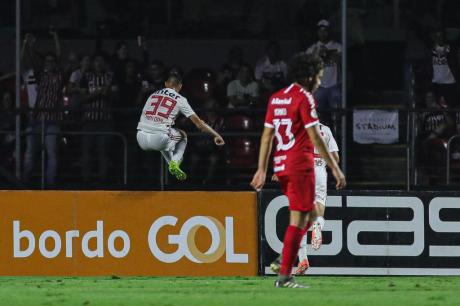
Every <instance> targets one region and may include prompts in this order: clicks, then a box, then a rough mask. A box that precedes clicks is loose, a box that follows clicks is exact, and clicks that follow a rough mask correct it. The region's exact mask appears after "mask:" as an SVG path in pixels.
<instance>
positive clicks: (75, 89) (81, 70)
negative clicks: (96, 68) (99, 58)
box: [67, 55, 91, 108]
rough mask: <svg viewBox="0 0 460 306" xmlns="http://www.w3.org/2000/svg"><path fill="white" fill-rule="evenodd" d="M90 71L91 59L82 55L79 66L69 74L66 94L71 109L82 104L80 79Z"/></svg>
mask: <svg viewBox="0 0 460 306" xmlns="http://www.w3.org/2000/svg"><path fill="white" fill-rule="evenodd" d="M90 69H91V57H90V56H89V55H83V56H81V58H80V66H79V67H78V68H77V69H76V70H74V71H73V72H72V73H71V74H70V78H69V83H68V85H67V94H68V95H69V96H70V100H71V101H70V105H71V106H72V107H75V108H77V107H80V106H81V103H82V101H81V100H82V94H83V93H84V90H82V88H81V79H82V78H83V76H84V75H85V74H86V72H88V71H89V70H90Z"/></svg>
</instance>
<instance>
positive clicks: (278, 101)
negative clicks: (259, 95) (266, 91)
mask: <svg viewBox="0 0 460 306" xmlns="http://www.w3.org/2000/svg"><path fill="white" fill-rule="evenodd" d="M291 102H292V98H286V99H280V98H274V99H273V100H272V104H274V105H288V104H291Z"/></svg>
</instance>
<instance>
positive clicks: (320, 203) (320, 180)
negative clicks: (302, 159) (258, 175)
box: [272, 123, 340, 275]
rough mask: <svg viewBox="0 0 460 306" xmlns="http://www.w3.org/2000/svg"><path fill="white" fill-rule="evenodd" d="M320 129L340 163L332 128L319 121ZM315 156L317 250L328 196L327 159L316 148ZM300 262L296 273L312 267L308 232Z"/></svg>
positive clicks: (313, 235) (313, 236)
mask: <svg viewBox="0 0 460 306" xmlns="http://www.w3.org/2000/svg"><path fill="white" fill-rule="evenodd" d="M318 126H319V130H320V134H321V136H322V137H323V139H324V142H325V143H326V146H327V149H328V151H329V152H331V155H332V157H333V158H334V159H335V161H336V162H337V163H339V160H340V158H339V154H338V152H339V147H338V146H337V142H336V141H335V139H334V136H332V132H331V129H330V128H329V127H328V126H326V125H324V124H322V123H319V125H318ZM314 156H315V210H316V213H317V216H318V217H317V218H316V219H315V221H314V222H313V224H312V225H311V227H310V228H311V230H312V232H311V244H312V247H313V249H315V250H317V249H319V248H320V247H321V244H322V242H323V238H322V233H321V231H322V229H323V227H324V222H325V220H324V211H325V209H326V197H327V170H326V165H327V163H326V161H325V160H324V159H323V158H321V156H320V155H319V153H318V150H317V149H316V148H315V149H314ZM272 180H273V181H278V177H277V176H276V175H275V174H273V176H272ZM298 255H299V264H298V266H297V270H296V274H298V275H299V274H304V273H305V271H306V270H307V269H308V268H309V267H310V263H309V262H308V256H307V234H306V233H305V235H304V236H303V238H302V240H301V242H300V248H299V253H298Z"/></svg>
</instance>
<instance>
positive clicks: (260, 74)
mask: <svg viewBox="0 0 460 306" xmlns="http://www.w3.org/2000/svg"><path fill="white" fill-rule="evenodd" d="M255 77H256V80H257V81H258V82H259V84H260V87H261V90H266V91H267V92H269V94H271V93H273V92H275V91H276V90H278V89H280V88H281V87H283V86H284V85H285V83H286V78H287V65H286V63H285V62H284V61H283V60H282V59H281V49H280V45H279V43H278V42H276V41H272V42H269V43H268V45H267V48H266V55H265V56H264V57H262V58H261V59H260V60H259V61H258V62H257V64H256V69H255Z"/></svg>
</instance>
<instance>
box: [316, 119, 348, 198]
mask: <svg viewBox="0 0 460 306" xmlns="http://www.w3.org/2000/svg"><path fill="white" fill-rule="evenodd" d="M307 132H308V136H309V137H310V139H311V141H312V142H313V145H314V146H315V147H316V149H318V151H319V154H320V155H321V157H322V158H324V159H325V160H326V162H327V164H328V165H329V167H330V168H331V170H332V175H334V178H335V180H336V181H337V184H336V185H335V187H336V188H337V189H342V188H344V187H345V186H346V185H347V182H346V180H345V175H343V173H342V170H340V168H339V165H338V164H337V161H336V159H335V158H334V157H333V156H332V154H331V153H330V152H329V150H328V149H327V145H326V143H325V142H324V139H323V137H321V134H320V131H319V128H318V125H314V126H311V127H309V128H307Z"/></svg>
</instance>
